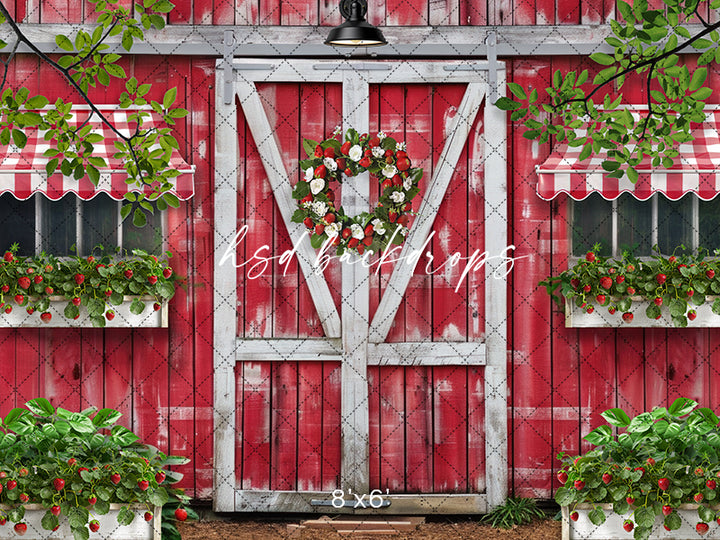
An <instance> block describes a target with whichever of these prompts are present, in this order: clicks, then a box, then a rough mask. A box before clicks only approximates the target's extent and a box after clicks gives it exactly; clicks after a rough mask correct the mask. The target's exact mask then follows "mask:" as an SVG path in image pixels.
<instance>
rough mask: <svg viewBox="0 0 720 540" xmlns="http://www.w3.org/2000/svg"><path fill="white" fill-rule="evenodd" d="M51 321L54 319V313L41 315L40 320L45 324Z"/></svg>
mask: <svg viewBox="0 0 720 540" xmlns="http://www.w3.org/2000/svg"><path fill="white" fill-rule="evenodd" d="M50 319H52V313H50V312H48V311H46V312H45V313H41V314H40V320H41V321H42V322H44V323H49V322H50Z"/></svg>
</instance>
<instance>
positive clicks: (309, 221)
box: [303, 217, 314, 229]
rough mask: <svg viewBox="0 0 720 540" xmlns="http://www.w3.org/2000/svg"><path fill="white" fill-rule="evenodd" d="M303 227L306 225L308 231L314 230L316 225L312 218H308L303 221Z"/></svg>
mask: <svg viewBox="0 0 720 540" xmlns="http://www.w3.org/2000/svg"><path fill="white" fill-rule="evenodd" d="M303 225H305V226H306V227H307V228H308V229H312V228H313V225H314V224H313V220H312V218H310V217H306V218H305V219H303Z"/></svg>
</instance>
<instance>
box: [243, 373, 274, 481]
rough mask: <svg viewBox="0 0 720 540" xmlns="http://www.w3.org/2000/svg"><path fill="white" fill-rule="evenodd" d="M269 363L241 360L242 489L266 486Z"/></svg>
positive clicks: (268, 465) (268, 436) (268, 477)
mask: <svg viewBox="0 0 720 540" xmlns="http://www.w3.org/2000/svg"><path fill="white" fill-rule="evenodd" d="M270 366H271V364H270V362H244V363H243V371H242V373H243V401H242V410H243V441H242V442H243V444H242V456H243V470H242V489H269V488H270V472H271V471H270V438H271V432H270V410H271V404H272V402H271V399H272V396H271V394H270V381H271V378H272V373H271V371H270Z"/></svg>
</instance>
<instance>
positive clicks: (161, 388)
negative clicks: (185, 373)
mask: <svg viewBox="0 0 720 540" xmlns="http://www.w3.org/2000/svg"><path fill="white" fill-rule="evenodd" d="M167 358H168V331H167V329H164V328H137V329H135V330H134V331H133V372H132V375H133V379H132V380H133V405H132V406H133V428H134V429H133V431H135V433H136V434H137V435H138V436H139V437H140V438H141V439H142V440H143V442H146V443H148V444H152V445H154V446H157V447H158V448H159V449H160V450H161V451H162V452H166V453H167V451H168V429H169V426H168V422H169V418H168V416H169V414H168V408H169V407H168V405H169V391H168V382H169V381H168V360H167Z"/></svg>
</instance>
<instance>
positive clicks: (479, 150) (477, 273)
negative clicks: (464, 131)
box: [461, 110, 497, 341]
mask: <svg viewBox="0 0 720 540" xmlns="http://www.w3.org/2000/svg"><path fill="white" fill-rule="evenodd" d="M482 115H483V111H482V110H481V111H480V112H479V113H478V117H477V119H476V120H475V125H474V126H473V129H472V130H471V131H470V135H469V140H468V143H467V149H468V150H467V152H468V173H467V178H468V205H467V208H468V210H467V213H468V215H467V217H468V228H467V231H468V232H467V239H468V240H467V242H468V248H467V254H468V256H472V255H473V254H475V253H477V254H478V256H480V255H481V254H482V253H484V252H485V158H486V156H485V155H484V150H483V144H482V136H483V130H484V129H485V128H484V122H483V121H482V117H483V116H482ZM493 255H497V254H496V253H493ZM464 265H466V263H462V265H461V269H462V270H465V269H466V268H467V266H465V267H464V268H463V266H464ZM494 279H495V278H493V280H494ZM465 281H466V284H467V295H468V296H467V298H468V305H467V321H468V328H467V337H468V341H481V340H482V339H483V337H484V336H485V267H484V266H482V267H480V268H477V269H474V270H471V271H470V272H468V274H467V277H466V278H465Z"/></svg>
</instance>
